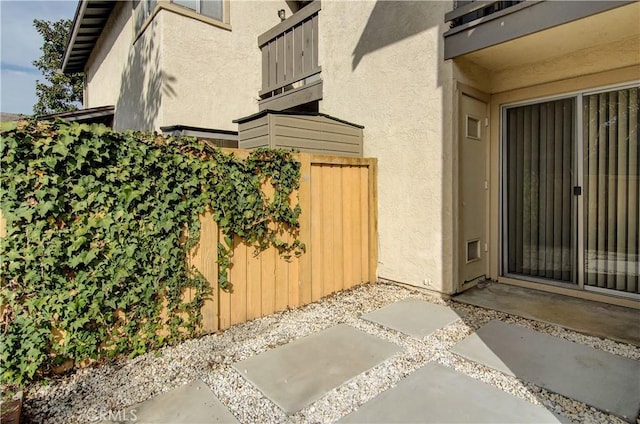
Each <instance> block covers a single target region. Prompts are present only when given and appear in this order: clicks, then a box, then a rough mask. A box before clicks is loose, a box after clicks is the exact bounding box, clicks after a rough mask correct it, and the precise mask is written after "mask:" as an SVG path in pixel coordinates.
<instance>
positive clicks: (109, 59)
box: [85, 2, 166, 130]
mask: <svg viewBox="0 0 640 424" xmlns="http://www.w3.org/2000/svg"><path fill="white" fill-rule="evenodd" d="M162 19H163V17H162V16H161V15H160V14H158V15H157V16H156V17H155V19H153V21H151V23H150V24H149V26H148V27H147V28H146V29H145V31H144V32H143V33H142V34H141V35H140V36H139V37H138V38H137V39H136V38H135V34H134V27H133V10H132V4H131V2H118V3H117V4H116V6H115V8H114V11H113V13H112V14H111V16H110V18H109V20H108V22H107V25H106V27H105V30H104V31H103V33H102V35H101V37H100V39H99V40H98V43H97V44H96V47H95V48H94V50H93V52H92V54H91V56H90V58H89V61H88V63H87V66H86V67H85V73H86V80H87V99H86V102H85V107H96V106H105V105H114V106H115V107H116V112H115V127H116V129H118V130H124V129H140V130H150V129H157V128H158V127H159V126H160V125H161V124H162V122H163V119H162V114H163V96H164V93H165V91H166V79H165V78H164V75H163V63H162V34H161V31H160V30H161V28H162Z"/></svg>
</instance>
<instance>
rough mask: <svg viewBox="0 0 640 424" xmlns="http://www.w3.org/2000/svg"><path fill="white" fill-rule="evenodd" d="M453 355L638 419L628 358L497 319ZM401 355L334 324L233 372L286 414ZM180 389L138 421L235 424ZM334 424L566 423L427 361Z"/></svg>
mask: <svg viewBox="0 0 640 424" xmlns="http://www.w3.org/2000/svg"><path fill="white" fill-rule="evenodd" d="M459 317H460V315H459V314H458V313H456V312H455V311H454V310H452V309H450V308H448V307H444V306H439V305H434V304H432V303H429V302H425V301H420V300H405V301H400V302H397V303H394V304H391V305H387V306H386V307H384V308H381V309H378V310H377V311H374V312H372V313H369V314H366V315H364V316H362V317H361V318H362V319H365V320H367V321H370V322H373V323H376V324H378V325H381V326H384V327H386V328H390V329H394V330H395V331H399V332H402V333H404V334H408V335H409V336H411V337H414V338H416V339H423V338H424V337H426V336H428V335H429V334H431V333H433V332H434V331H436V330H438V329H439V328H443V327H445V326H447V325H450V324H452V323H453V322H455V321H457V320H458V319H459ZM514 327H515V328H514ZM574 345H575V346H574ZM452 351H453V352H454V353H456V354H458V355H460V356H462V357H465V358H468V359H469V360H471V361H475V362H478V363H481V364H484V365H486V366H489V367H492V368H494V369H497V370H499V371H501V372H504V373H506V374H509V375H515V376H516V377H517V378H520V379H523V380H525V381H529V382H531V383H533V384H536V385H538V386H540V387H544V388H548V389H549V390H551V391H555V392H557V393H560V394H562V395H565V396H568V397H571V398H574V399H576V400H578V401H581V402H585V403H587V404H590V405H593V406H595V407H596V408H600V409H602V410H606V411H611V412H612V413H614V414H616V415H618V416H620V417H623V418H625V419H627V420H632V419H635V415H633V414H634V411H635V413H636V414H637V412H638V409H639V408H640V394H639V393H638V390H640V385H639V384H638V382H639V381H640V373H639V370H640V368H639V363H638V362H637V361H633V360H631V359H625V358H621V357H617V356H616V355H612V354H609V353H605V352H602V351H597V350H596V349H593V348H589V347H586V346H583V345H578V344H576V343H572V342H568V341H565V340H562V339H558V338H555V337H552V336H549V335H546V334H542V333H538V332H536V331H533V330H529V329H526V328H524V327H519V326H515V325H511V324H505V323H501V322H498V321H495V322H493V321H492V322H490V323H489V324H488V325H485V326H484V327H482V328H480V329H479V330H478V331H477V332H476V333H474V334H472V335H471V336H469V337H468V338H466V339H465V340H463V341H462V342H460V343H458V345H456V346H455V347H454V349H453V350H452ZM399 352H402V348H401V347H400V346H399V345H396V344H394V343H390V342H388V341H384V340H382V339H380V338H379V337H376V336H374V335H371V334H368V333H365V332H364V331H361V330H358V329H356V328H354V327H351V326H349V325H345V324H340V325H336V326H334V327H331V328H329V329H326V330H324V331H322V332H319V333H316V334H312V335H310V336H307V337H304V338H301V339H298V340H294V341H292V342H290V343H288V344H286V345H284V346H280V347H277V348H274V349H271V350H267V351H265V352H263V353H260V354H258V355H256V356H253V357H251V358H248V359H246V360H243V361H240V362H237V363H235V364H233V367H234V368H235V369H236V370H237V372H239V373H240V374H241V375H242V376H243V377H244V378H245V379H246V380H248V381H249V382H250V383H251V384H253V385H254V386H255V387H256V388H258V389H259V390H260V391H261V392H262V393H263V394H264V395H265V396H266V397H267V398H269V399H270V400H271V401H272V402H274V403H275V404H276V405H277V406H278V407H279V408H281V409H282V410H283V411H285V412H286V413H287V414H292V413H295V412H296V411H299V410H300V409H302V408H304V407H305V406H307V405H309V404H312V403H313V402H314V401H316V400H318V399H320V398H321V397H323V396H325V395H326V394H327V393H328V392H329V391H330V390H332V389H334V388H336V387H338V386H340V385H342V384H344V383H346V382H348V381H349V380H350V379H352V378H354V377H356V376H358V375H359V374H361V373H364V372H366V371H367V370H369V369H371V368H373V367H376V366H377V365H379V364H383V363H384V362H385V361H387V360H389V358H392V357H393V356H394V355H396V354H398V353H399ZM198 384H199V385H202V383H196V386H195V387H198V386H197V385H198ZM185 387H186V388H180V389H176V390H175V391H173V392H170V393H169V394H164V395H161V396H159V397H158V398H156V399H152V400H150V401H148V402H145V403H143V404H142V405H139V406H138V408H139V410H140V411H151V412H152V415H150V416H151V417H152V418H153V420H150V421H145V422H179V420H181V419H183V418H184V417H189V419H190V421H191V422H234V421H235V418H233V417H232V416H230V413H229V412H228V411H227V410H226V408H224V406H222V404H221V403H220V402H219V401H217V399H215V398H213V395H212V393H211V392H210V391H209V390H208V389H206V390H205V389H202V388H199V389H198V391H199V392H200V393H199V395H204V396H205V399H204V400H202V399H201V398H199V397H198V396H194V392H193V387H189V386H185ZM196 394H198V393H196ZM212 398H213V399H212ZM183 409H185V410H184V411H182V410H183ZM163 413H164V414H165V415H164V416H163V415H162V414H163ZM189 414H190V415H189ZM629 417H632V418H629ZM183 422H184V420H183ZM340 422H345V423H354V422H397V423H401V422H406V423H409V422H411V423H415V422H424V423H429V422H434V423H436V422H438V423H440V422H519V423H539V422H551V423H555V422H570V421H569V420H568V419H566V418H565V417H560V416H557V415H555V414H553V413H551V412H550V411H547V410H546V409H545V408H544V407H542V406H538V405H534V404H533V403H529V402H527V401H525V400H522V399H519V398H517V397H515V396H513V395H511V394H508V393H506V392H504V391H502V390H500V389H498V388H497V387H494V386H489V385H487V384H485V383H482V382H480V381H478V380H475V379H473V378H471V377H469V376H467V375H465V374H462V373H460V372H458V371H456V370H454V369H452V368H449V367H446V366H444V365H442V364H438V363H437V362H433V361H432V362H430V363H428V364H427V365H425V366H423V367H422V368H420V369H418V370H416V371H414V372H413V373H411V374H410V375H409V376H408V377H407V378H405V379H403V380H401V381H400V382H399V383H398V384H397V385H396V386H395V387H393V388H391V389H389V390H387V391H385V392H382V393H380V394H379V395H378V396H376V397H374V398H373V399H370V400H369V401H368V402H366V403H364V404H363V405H361V406H360V407H359V408H358V409H357V410H356V411H354V412H352V413H351V414H349V415H347V416H344V417H342V419H341V420H340Z"/></svg>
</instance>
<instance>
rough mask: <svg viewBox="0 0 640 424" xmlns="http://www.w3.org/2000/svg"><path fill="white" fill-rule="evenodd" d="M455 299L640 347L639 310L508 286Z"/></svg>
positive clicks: (470, 292)
mask: <svg viewBox="0 0 640 424" xmlns="http://www.w3.org/2000/svg"><path fill="white" fill-rule="evenodd" d="M452 300H453V301H455V302H460V303H466V304H469V305H474V306H479V307H481V308H486V309H493V310H496V311H501V312H506V313H508V314H513V315H517V316H521V317H523V318H528V319H533V320H536V321H542V322H546V323H548V324H556V325H559V326H561V327H565V328H568V329H570V330H574V331H577V332H579V333H583V334H588V335H592V336H598V337H604V338H608V339H611V340H616V341H619V342H623V343H629V344H633V345H635V346H640V310H637V309H631V308H625V307H622V306H616V305H608V304H605V303H600V302H594V301H591V300H585V299H579V298H575V297H570V296H564V295H561V294H555V293H548V292H543V291H539V290H532V289H527V288H522V287H516V286H510V285H508V284H489V285H487V286H485V287H483V288H480V287H474V288H472V289H469V290H467V291H465V292H464V293H461V294H459V295H457V296H455V297H452Z"/></svg>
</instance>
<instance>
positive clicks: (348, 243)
mask: <svg viewBox="0 0 640 424" xmlns="http://www.w3.org/2000/svg"><path fill="white" fill-rule="evenodd" d="M352 171H353V167H351V166H350V167H346V168H344V169H343V170H342V173H343V178H342V186H341V187H340V190H341V192H342V199H341V205H342V217H343V225H344V230H343V232H342V245H343V246H344V251H345V254H346V255H345V258H344V261H343V263H342V275H343V285H344V288H345V289H348V288H350V287H352V286H353V285H354V281H356V277H355V276H354V272H353V269H354V267H353V256H352V254H353V251H354V246H353V230H352V229H353V227H357V226H356V225H350V224H351V223H352V222H353V221H354V218H355V216H354V213H353V203H354V202H352V200H351V199H352V197H350V196H351V193H352V187H353V183H354V182H353V172H352ZM359 201H360V196H359V195H358V202H359ZM357 206H358V207H359V206H360V205H359V203H358V205H357ZM350 253H351V254H350Z"/></svg>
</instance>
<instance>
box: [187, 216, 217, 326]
mask: <svg viewBox="0 0 640 424" xmlns="http://www.w3.org/2000/svg"><path fill="white" fill-rule="evenodd" d="M217 260H218V225H217V224H216V222H215V221H214V220H213V214H212V212H211V211H207V212H206V213H204V214H202V215H201V216H200V240H199V242H198V244H197V245H196V246H195V247H194V248H193V250H192V252H191V255H190V259H189V263H190V264H191V265H193V266H194V267H195V268H196V269H197V270H198V271H199V272H200V274H202V276H203V277H204V278H205V280H206V281H207V282H208V283H209V285H210V287H211V288H212V289H213V290H212V293H211V294H210V295H209V296H207V298H206V299H205V301H204V305H203V307H202V322H201V323H200V329H199V330H198V331H199V332H201V333H212V332H215V331H217V330H218V328H219V326H218V324H219V319H218V307H219V306H218V293H217V287H218V267H217V264H216V261H217Z"/></svg>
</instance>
